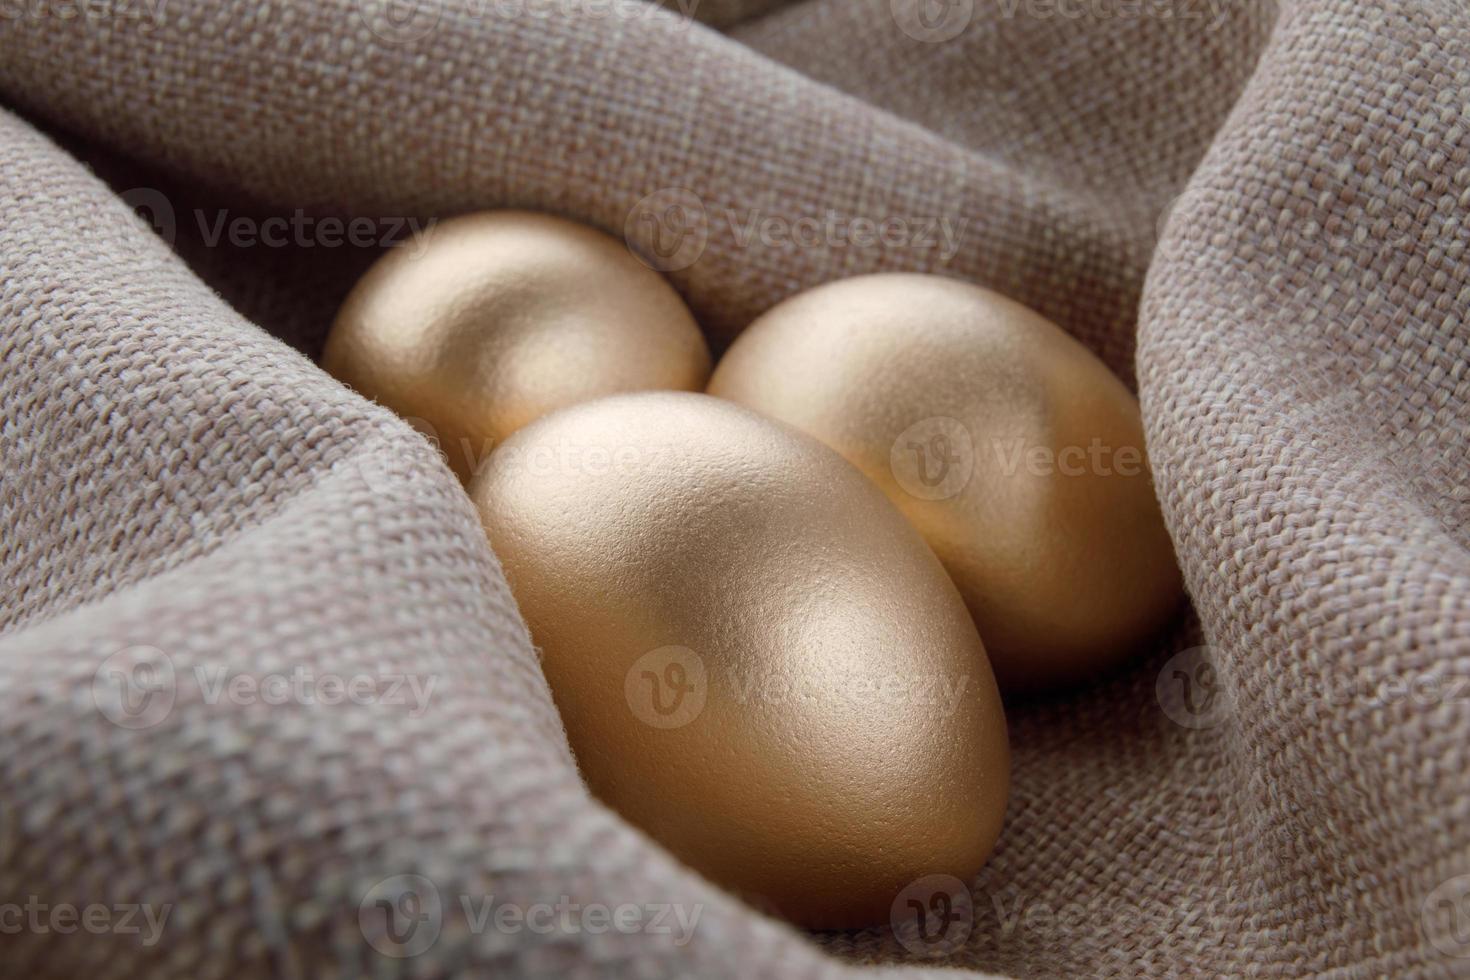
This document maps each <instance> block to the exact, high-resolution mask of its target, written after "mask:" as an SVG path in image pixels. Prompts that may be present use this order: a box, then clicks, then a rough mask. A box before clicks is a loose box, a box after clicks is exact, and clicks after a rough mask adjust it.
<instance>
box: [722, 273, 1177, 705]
mask: <svg viewBox="0 0 1470 980" xmlns="http://www.w3.org/2000/svg"><path fill="white" fill-rule="evenodd" d="M708 391H709V392H710V393H711V394H713V395H717V396H719V397H721V398H725V399H729V400H731V401H734V402H737V403H739V404H741V405H744V406H746V407H748V408H751V409H755V410H756V411H759V412H761V413H762V414H764V415H767V416H769V417H771V418H774V419H779V420H780V421H782V422H785V423H787V424H789V425H792V426H795V427H796V428H798V429H800V430H802V431H803V432H806V433H808V434H810V435H812V436H814V437H816V438H817V439H820V440H821V441H822V442H824V443H826V444H827V445H828V446H831V447H832V448H833V449H835V450H837V451H838V452H839V453H841V454H842V455H843V456H844V457H845V458H846V459H848V460H849V461H850V462H852V463H853V464H854V465H855V466H856V467H857V468H858V469H860V470H861V471H862V472H863V473H864V474H866V475H867V476H868V477H869V478H870V479H871V480H872V481H873V482H874V483H875V484H877V485H878V486H879V487H881V488H882V489H883V492H884V493H885V494H886V495H887V496H888V498H889V500H891V501H892V502H893V503H894V504H895V505H897V507H898V509H899V510H901V511H902V512H903V513H904V514H905V516H907V517H908V518H909V520H910V521H911V522H912V523H913V524H914V526H915V527H917V528H918V529H919V531H920V532H921V533H922V534H923V536H924V538H925V540H926V541H928V543H929V544H930V546H932V547H933V549H934V551H935V552H936V553H937V554H938V555H939V558H940V560H941V561H942V562H943V563H944V566H945V568H946V569H947V570H948V571H949V574H950V576H951V577H952V578H953V579H954V582H955V584H956V585H957V586H958V587H959V590H960V593H961V594H962V595H963V596H964V598H965V603H966V605H967V606H968V607H969V609H970V612H971V613H972V614H973V615H974V618H975V622H976V624H977V625H978V626H979V629H980V635H981V636H982V637H983V638H984V641H985V646H986V649H987V650H988V651H989V653H990V659H991V663H992V665H993V666H994V668H995V673H996V677H997V678H998V680H999V682H1000V685H1001V688H1002V690H1007V691H1030V690H1038V689H1043V688H1051V687H1056V686H1060V685H1066V684H1072V683H1076V682H1079V681H1082V680H1084V679H1086V678H1088V677H1091V676H1093V675H1095V674H1096V673H1098V672H1100V671H1102V670H1105V669H1107V668H1108V667H1110V666H1112V665H1114V664H1116V663H1117V662H1119V661H1120V660H1122V659H1123V658H1126V657H1127V656H1129V655H1130V654H1131V653H1134V652H1136V651H1137V650H1138V649H1139V647H1140V645H1142V644H1144V643H1145V642H1146V641H1147V640H1148V639H1149V637H1150V635H1151V634H1153V633H1154V632H1155V631H1156V630H1158V629H1159V628H1160V627H1161V626H1162V625H1163V624H1164V623H1165V622H1166V621H1167V620H1168V618H1169V617H1170V615H1171V614H1172V613H1173V612H1174V611H1175V610H1176V608H1177V607H1178V605H1179V602H1180V597H1181V593H1182V587H1181V581H1180V573H1179V570H1178V567H1177V563H1176V560H1175V558H1174V552H1173V547H1172V544H1171V542H1170V539H1169V535H1168V533H1167V531H1166V530H1165V527H1164V523H1163V518H1162V516H1161V514H1160V510H1159V505H1158V502H1157V498H1156V497H1155V495H1154V491H1153V485H1152V478H1151V476H1150V472H1149V468H1148V461H1147V458H1146V455H1145V446H1144V433H1143V425H1142V421H1141V418H1140V414H1139V407H1138V402H1137V400H1136V399H1135V398H1134V396H1133V395H1132V393H1130V392H1129V390H1128V389H1127V387H1126V386H1125V385H1124V384H1123V383H1122V382H1121V381H1120V380H1119V379H1118V378H1117V377H1116V376H1114V375H1113V374H1112V373H1111V372H1110V371H1109V370H1108V369H1107V367H1106V366H1105V365H1104V364H1103V363H1102V362H1101V361H1099V360H1098V359H1097V358H1096V357H1094V356H1093V355H1092V353H1091V352H1089V351H1088V350H1087V349H1086V348H1085V347H1083V346H1082V345H1081V344H1080V343H1078V342H1077V341H1076V340H1074V339H1073V338H1072V337H1070V336H1069V335H1068V334H1066V333H1065V332H1064V331H1062V330H1061V329H1060V328H1059V327H1057V326H1056V325H1055V324H1053V323H1051V322H1050V321H1048V320H1046V319H1045V318H1043V317H1042V316H1040V315H1039V314H1037V313H1035V312H1033V311H1031V310H1029V309H1027V308H1026V307H1024V306H1022V305H1020V304H1019V303H1016V302H1013V301H1011V300H1009V299H1007V298H1005V297H1003V296H1001V295H999V294H997V293H994V292H991V291H989V290H986V289H982V288H980V287H977V286H972V285H969V284H966V283H962V282H958V281H955V280H952V279H947V278H942V277H938V276H927V275H916V274H884V275H871V276H861V277H858V278H854V279H847V280H842V281H838V282H834V283H829V284H827V285H825V286H821V287H819V288H816V289H813V290H811V291H809V292H805V293H802V294H799V295H797V296H794V297H792V298H790V299H788V300H786V301H785V302H783V303H780V304H778V305H777V306H776V307H774V308H773V309H771V310H770V311H768V312H767V313H766V314H765V315H763V316H761V317H760V318H759V319H757V320H756V321H755V322H754V323H753V324H751V325H750V326H749V327H748V328H747V329H746V330H745V331H744V332H743V333H742V334H741V336H740V337H739V338H738V339H737V340H736V341H735V343H734V344H733V345H732V346H731V348H730V350H729V351H728V352H727V353H726V354H725V356H724V358H723V359H722V360H721V362H720V364H719V366H718V367H717V368H716V369H715V373H714V377H713V378H712V379H711V381H710V385H709V389H708Z"/></svg>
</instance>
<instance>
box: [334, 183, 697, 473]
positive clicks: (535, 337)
mask: <svg viewBox="0 0 1470 980" xmlns="http://www.w3.org/2000/svg"><path fill="white" fill-rule="evenodd" d="M322 366H323V367H324V368H326V370H327V371H328V372H330V373H331V374H332V375H334V376H335V377H337V378H338V379H339V380H341V381H344V382H346V383H347V384H348V385H350V386H352V387H353V388H355V389H356V390H357V391H358V392H360V393H362V394H364V395H366V396H368V397H370V398H373V399H375V400H377V401H378V402H381V403H382V404H384V405H386V406H387V407H388V408H390V409H392V410H394V411H395V412H397V413H398V414H399V415H402V416H404V417H406V418H408V419H410V420H412V421H413V422H414V424H415V425H416V426H417V427H419V428H420V429H421V430H423V431H425V432H426V433H427V434H429V435H431V436H432V437H434V438H436V439H437V441H438V442H439V445H440V449H441V451H442V452H443V454H444V456H445V459H446V461H447V462H448V463H449V465H450V467H451V468H452V469H454V470H455V472H456V473H457V474H458V475H459V476H460V478H461V479H463V480H468V479H469V477H470V476H471V475H472V473H473V471H474V470H475V468H476V467H477V466H478V465H479V464H480V463H481V462H482V461H483V460H484V458H485V457H486V456H488V455H489V453H490V452H491V451H492V450H493V449H494V448H495V446H497V445H499V444H500V443H501V442H502V441H503V440H504V439H506V438H507V437H508V436H510V435H511V433H513V432H515V431H516V430H517V429H519V428H521V427H522V426H524V425H526V424H527V423H529V422H531V421H533V420H535V419H537V418H540V417H541V416H543V415H545V414H547V413H548V412H552V411H555V410H556V409H559V408H564V407H566V406H568V405H573V404H576V403H578V402H583V401H588V400H591V399H594V398H599V397H602V396H605V395H610V394H616V393H619V392H628V391H641V390H656V389H669V390H681V391H699V390H700V389H702V388H703V386H704V384H705V381H706V380H707V379H708V377H709V370H710V355H709V349H708V347H707V346H706V343H705V340H704V337H703V336H702V335H701V334H700V332H699V328H698V327H697V325H696V324H695V321H694V318H693V316H692V315H691V314H690V312H689V310H688V308H687V307H686V306H685V305H684V303H683V301H682V300H681V299H680V298H679V296H678V294H677V293H675V292H674V290H673V288H672V287H671V286H670V285H669V284H668V283H667V282H665V281H664V280H663V279H662V278H661V277H660V276H659V275H658V274H657V273H656V272H654V271H653V270H651V269H649V268H648V267H647V266H645V265H643V263H641V262H639V261H638V260H637V259H636V258H634V257H633V255H632V254H631V253H630V252H629V251H628V249H627V248H626V247H625V246H624V244H623V243H622V242H621V241H619V240H617V239H614V238H612V237H610V236H608V235H606V234H603V233H602V232H600V231H597V230H595V229H592V228H588V227H585V226H583V225H579V224H576V223H574V222H571V221H567V220H565V219H562V218H557V217H554V216H551V215H546V214H535V213H531V212H525V211H487V212H479V213H474V214H467V215H462V216H459V217H456V218H452V219H449V220H446V221H443V222H439V223H438V224H436V225H435V226H434V227H433V228H432V230H431V231H430V232H429V233H428V234H427V237H426V238H425V239H424V241H423V245H422V247H421V248H418V249H415V250H410V249H407V248H397V249H392V250H390V251H388V252H387V253H386V254H385V255H384V256H383V257H382V258H381V259H379V260H378V261H377V263H376V264H374V265H373V267H372V268H371V269H369V270H368V272H367V274H366V275H365V276H363V278H362V279H361V281H360V282H359V283H358V284H357V286H356V287H355V288H354V289H353V290H352V292H351V294H350V295H349V296H348V297H347V300H346V302H345V303H344V304H343V306H342V309H341V311H340V312H339V313H338V315H337V318H336V321H335V323H334V324H333V327H332V330H331V334H330V335H329V337H328V339H327V344H326V350H325V352H324V354H323V357H322Z"/></svg>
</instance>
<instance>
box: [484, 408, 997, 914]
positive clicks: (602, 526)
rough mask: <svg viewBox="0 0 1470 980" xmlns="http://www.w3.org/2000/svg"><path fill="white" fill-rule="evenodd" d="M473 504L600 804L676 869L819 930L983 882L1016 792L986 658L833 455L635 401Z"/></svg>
mask: <svg viewBox="0 0 1470 980" xmlns="http://www.w3.org/2000/svg"><path fill="white" fill-rule="evenodd" d="M470 494H471V497H472V498H473V499H474V502H475V504H476V506H477V507H478V509H479V512H480V515H481V518H482V519H483V522H484V526H485V530H486V533H487V535H488V537H489V540H490V543H491V545H492V546H493V548H494V551H495V553H496V554H497V555H498V556H499V558H500V561H501V563H502V565H503V567H504V570H505V574H506V577H507V579H508V580H509V582H510V586H511V590H512V592H513V593H514V596H515V599H516V602H517V603H518V604H519V606H520V610H521V612H522V613H523V614H524V616H525V620H526V623H527V625H528V627H529V629H530V635H531V639H532V641H533V642H534V643H535V645H536V646H537V647H538V648H539V649H540V651H541V656H542V666H543V668H544V670H545V674H546V679H547V681H548V682H549V685H550V688H551V692H552V696H553V698H554V700H555V702H556V705H557V707H558V709H559V710H560V712H561V716H562V719H563V720H564V722H565V726H566V733H567V738H568V741H569V743H570V746H571V748H572V751H573V753H574V754H575V756H576V760H577V763H578V766H579V767H580V770H581V773H582V775H583V776H584V778H585V780H586V782H587V784H588V786H589V787H590V789H591V790H592V791H593V793H594V794H595V795H596V796H597V797H598V798H600V799H601V800H602V801H604V802H605V803H607V804H608V805H609V806H611V807H612V808H613V809H615V810H616V811H617V812H619V813H620V814H622V815H623V816H624V817H625V818H626V819H628V820H629V821H630V822H632V823H633V824H635V825H636V826H638V827H640V828H642V829H643V830H644V831H646V832H647V833H648V834H649V835H651V836H652V837H653V838H655V839H656V840H658V841H659V842H661V843H662V844H663V846H664V847H666V848H667V849H668V850H669V851H670V852H671V853H672V854H674V855H675V856H676V857H678V858H680V859H682V860H683V861H684V862H685V863H687V864H688V865H689V866H690V867H692V868H694V869H696V870H697V871H699V872H701V873H703V874H704V875H705V876H707V877H708V878H709V879H710V880H712V881H714V882H716V883H718V884H720V885H722V886H724V887H726V888H728V889H730V890H731V891H733V892H735V893H736V894H739V895H742V896H744V897H745V898H747V899H749V900H751V901H753V902H756V903H757V904H758V905H759V906H760V907H762V908H765V909H767V910H774V911H775V912H777V913H778V914H780V915H783V916H785V917H787V918H789V919H791V920H793V921H795V922H798V923H800V924H803V925H807V926H812V927H853V926H866V925H873V924H878V923H882V922H885V921H887V919H888V916H889V913H890V906H891V904H892V903H893V902H894V900H895V897H896V896H898V895H899V894H900V892H901V891H902V890H903V889H904V888H905V887H906V886H908V885H910V884H912V883H913V882H914V881H915V880H917V879H919V878H921V877H922V876H924V875H929V874H934V873H944V874H950V875H955V876H958V877H960V878H969V877H970V876H972V875H973V874H974V873H975V872H976V870H977V869H979V868H980V867H981V865H982V864H983V863H984V861H985V860H986V858H987V856H988V855H989V854H990V852H991V849H992V847H993V846H994V844H995V842H996V839H997V835H998V834H999V832H1000V828H1001V819H1002V815H1003V813H1004V810H1005V803H1006V796H1007V792H1008V786H1009V750H1008V747H1007V742H1006V729H1005V718H1004V715H1003V713H1002V708H1001V704H1000V700H999V694H998V692H997V689H996V687H995V681H994V677H993V675H992V673H991V670H990V667H989V664H988V663H987V661H986V656H985V650H984V647H983V645H982V644H981V641H980V638H979V635H978V634H977V632H976V630H975V626H974V624H973V622H971V620H970V617H969V614H968V613H967V612H966V610H965V606H964V603H963V602H962V601H961V599H960V597H959V595H958V593H957V592H956V591H955V588H954V585H953V584H952V583H951V582H950V581H949V579H948V577H947V576H946V575H945V574H944V570H943V569H942V568H941V567H940V565H939V562H938V560H937V559H936V558H935V556H934V554H933V552H932V551H931V550H930V549H929V548H928V547H927V546H926V545H925V544H924V542H923V540H922V539H921V538H920V537H919V535H918V534H917V533H916V532H915V530H914V529H913V528H912V527H911V526H910V525H909V524H908V523H907V522H906V521H905V520H904V519H903V517H902V516H901V515H900V514H899V513H898V512H897V511H896V510H895V509H894V508H893V507H892V505H890V504H889V503H888V501H887V500H886V499H884V497H883V495H882V493H880V492H879V491H878V489H877V488H876V487H875V486H874V485H873V484H872V483H870V482H869V481H868V480H866V479H864V478H863V476H862V475H861V474H860V473H858V471H857V470H855V469H854V468H853V467H852V466H850V465H849V464H848V463H847V462H846V461H844V460H843V459H842V458H841V457H840V456H838V455H837V454H836V453H834V452H832V451H831V450H830V449H828V448H826V447H825V446H823V445H821V444H820V443H818V442H817V441H816V440H814V439H812V438H810V437H808V436H805V435H802V434H801V433H799V432H796V431H794V430H792V429H790V428H788V427H786V426H783V425H780V424H778V423H776V422H772V421H770V420H768V419H765V418H763V417H761V416H759V415H757V414H756V413H754V412H751V411H749V410H747V409H744V408H741V407H740V406H738V405H734V404H731V403H729V402H723V401H719V400H717V399H714V398H710V397H708V396H705V395H699V394H682V393H645V394H632V395H620V396H616V397H612V398H607V399H603V400H600V401H596V402H591V403H588V404H585V405H579V406H576V407H573V408H569V409H565V410H563V411H561V412H558V413H556V414H554V415H550V416H548V417H546V418H544V419H542V420H541V421H539V422H536V423H534V424H532V425H530V426H528V427H527V428H525V429H523V430H521V431H520V432H519V433H517V434H516V435H514V436H512V437H511V439H510V440H509V441H508V442H507V443H506V444H505V445H504V446H502V447H501V448H500V449H499V450H498V451H497V452H496V453H495V454H494V455H493V456H492V457H491V459H490V461H489V462H488V463H487V465H486V466H485V468H484V469H483V470H482V471H481V472H480V474H479V476H478V477H477V478H476V479H475V481H474V482H473V483H472V484H471V487H470Z"/></svg>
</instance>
